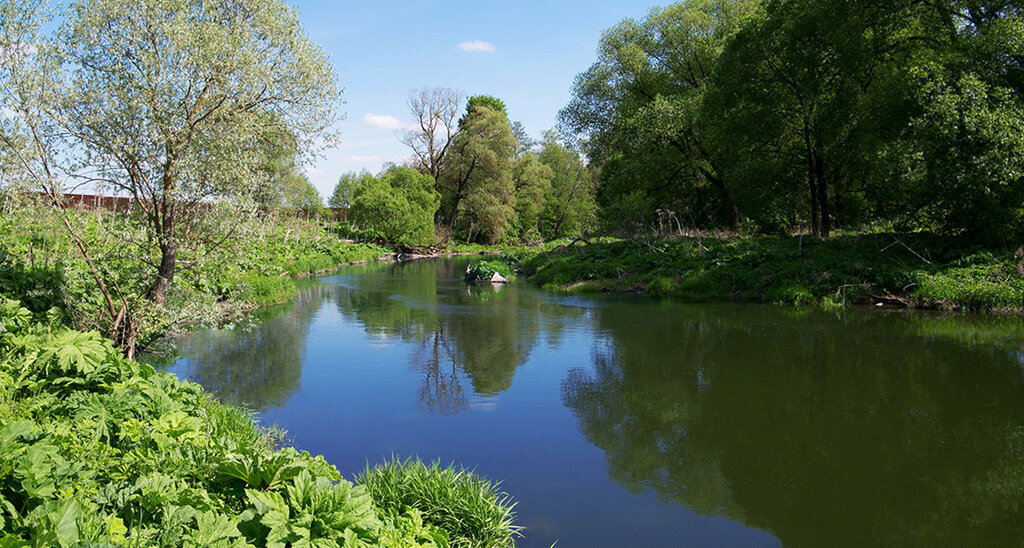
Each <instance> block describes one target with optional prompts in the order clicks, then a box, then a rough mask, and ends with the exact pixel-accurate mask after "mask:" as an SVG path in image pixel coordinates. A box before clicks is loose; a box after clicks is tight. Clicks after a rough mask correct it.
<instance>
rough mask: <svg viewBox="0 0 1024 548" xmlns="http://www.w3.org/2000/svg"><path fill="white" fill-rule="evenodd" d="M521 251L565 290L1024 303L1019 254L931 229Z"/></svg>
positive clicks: (840, 302)
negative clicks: (930, 231)
mask: <svg viewBox="0 0 1024 548" xmlns="http://www.w3.org/2000/svg"><path fill="white" fill-rule="evenodd" d="M516 258H517V259H519V260H520V261H522V263H521V270H522V271H524V272H525V273H527V274H528V275H530V278H531V281H533V283H535V284H537V285H539V286H542V287H545V288H548V289H555V290H559V291H564V292H574V293H576V292H593V291H618V292H625V291H634V292H635V291H644V292H646V293H648V294H651V295H660V296H672V297H676V298H679V299H683V300H688V301H695V302H697V301H700V302H707V301H756V302H769V303H779V304H790V305H798V306H820V307H823V308H826V309H834V308H841V307H842V306H846V305H849V304H854V303H876V302H884V303H888V304H895V303H899V304H902V305H905V306H910V307H919V308H935V309H944V310H970V311H1009V312H1020V311H1022V310H1024V278H1022V277H1021V276H1020V274H1019V273H1018V271H1017V268H1018V266H1017V264H1018V261H1019V259H1018V258H1017V257H1015V256H1014V254H1013V253H1012V252H1010V251H1006V250H998V249H986V248H984V247H979V246H976V245H972V244H971V243H969V242H966V241H962V240H958V239H955V238H943V237H939V236H935V235H931V234H925V233H922V234H913V235H904V236H898V235H894V234H865V235H848V236H840V237H836V238H832V239H829V240H818V239H812V238H800V237H753V238H743V239H733V240H728V239H721V240H716V239H703V240H694V239H686V240H678V241H655V242H648V243H641V242H627V241H618V242H603V243H593V244H590V245H585V246H572V247H562V248H556V249H554V250H551V251H533V252H527V253H523V252H520V254H519V256H518V257H516Z"/></svg>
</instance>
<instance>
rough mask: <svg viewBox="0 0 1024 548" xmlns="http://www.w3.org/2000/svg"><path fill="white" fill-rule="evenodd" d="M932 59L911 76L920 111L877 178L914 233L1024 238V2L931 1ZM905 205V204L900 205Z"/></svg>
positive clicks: (923, 59) (911, 69) (886, 154)
mask: <svg viewBox="0 0 1024 548" xmlns="http://www.w3.org/2000/svg"><path fill="white" fill-rule="evenodd" d="M932 8H933V21H935V23H934V24H933V25H932V27H933V29H934V30H933V32H932V35H933V36H935V37H936V38H935V39H933V40H931V41H929V42H928V43H927V46H928V49H927V51H926V52H927V55H919V56H917V57H916V58H914V59H913V60H912V62H910V63H907V67H906V69H905V70H904V74H905V88H906V89H907V90H908V95H909V97H910V99H911V101H912V103H913V105H914V107H915V109H914V116H913V118H912V119H911V120H910V122H909V123H907V124H905V125H904V126H903V127H902V131H901V133H900V135H899V138H898V139H897V140H895V141H894V142H893V143H891V144H889V146H887V147H885V148H884V149H882V151H881V154H880V159H881V162H880V166H879V167H880V169H879V170H878V171H877V172H876V173H875V174H874V175H875V180H876V181H877V184H878V187H879V192H880V193H881V192H882V191H888V192H886V193H885V194H883V197H884V198H885V199H886V200H887V201H888V202H889V203H890V204H895V205H896V207H895V208H893V209H894V211H892V216H893V218H894V219H896V220H898V221H899V222H900V223H901V224H902V225H903V226H906V227H908V228H940V229H944V230H946V231H948V232H966V233H968V234H970V235H973V236H975V237H979V238H982V239H984V240H986V241H989V242H1002V243H1010V242H1013V244H1014V247H1016V246H1017V245H1019V241H1020V240H1019V239H1020V238H1022V237H1024V46H1022V44H1024V14H1022V10H1021V7H1020V6H1019V5H1018V3H1017V2H1010V1H984V2H977V1H961V0H953V1H943V2H936V3H934V4H933V5H932ZM901 206H902V207H901Z"/></svg>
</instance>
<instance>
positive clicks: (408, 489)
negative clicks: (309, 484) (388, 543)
mask: <svg viewBox="0 0 1024 548" xmlns="http://www.w3.org/2000/svg"><path fill="white" fill-rule="evenodd" d="M356 483H357V484H358V485H361V486H365V487H366V489H367V491H368V492H369V494H370V496H371V497H372V498H373V501H374V503H376V504H377V506H379V507H380V508H381V510H382V511H383V512H384V513H385V515H388V516H394V515H398V514H400V513H402V512H404V511H405V510H406V509H407V508H411V509H414V510H416V511H417V512H419V514H420V515H422V517H423V521H424V523H427V524H430V525H433V526H436V527H438V528H440V529H443V530H444V531H447V532H448V533H449V534H450V535H451V537H450V540H449V542H450V543H451V546H453V547H467V548H468V547H500V546H514V545H515V539H516V537H518V536H519V528H518V527H517V526H516V525H515V523H514V520H515V513H514V511H513V510H514V508H515V503H513V502H512V500H511V497H510V496H509V495H508V494H506V493H504V492H502V491H500V489H499V486H498V485H497V484H495V483H493V482H491V481H488V480H486V479H484V478H482V477H480V476H478V475H476V474H475V473H473V472H472V471H470V470H467V469H465V468H459V467H456V466H454V465H453V466H449V467H444V466H441V465H440V464H439V463H437V462H434V463H432V464H430V465H426V464H424V463H423V462H422V461H420V460H418V459H406V460H399V459H395V458H392V459H391V460H390V461H387V462H385V463H383V464H380V465H378V466H376V467H374V468H372V469H371V468H367V469H366V471H364V472H363V473H362V474H360V475H359V476H357V477H356Z"/></svg>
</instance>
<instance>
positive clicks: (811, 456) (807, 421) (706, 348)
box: [562, 306, 1024, 546]
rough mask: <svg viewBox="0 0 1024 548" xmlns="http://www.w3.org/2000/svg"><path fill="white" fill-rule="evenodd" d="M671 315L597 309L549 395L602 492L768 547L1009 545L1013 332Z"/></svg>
mask: <svg viewBox="0 0 1024 548" xmlns="http://www.w3.org/2000/svg"><path fill="white" fill-rule="evenodd" d="M671 308H672V310H671V313H665V314H657V315H651V314H650V311H649V309H645V308H643V307H630V306H606V307H601V308H600V309H599V315H598V318H597V323H598V327H599V329H600V330H601V332H602V333H606V334H607V339H606V340H605V341H603V342H602V343H601V344H599V346H598V348H596V349H595V352H594V368H593V371H591V372H587V371H584V370H580V369H576V370H573V371H571V372H570V373H569V374H568V376H567V377H566V378H565V380H564V382H563V387H562V392H563V403H564V404H565V405H566V406H567V407H568V408H569V409H571V410H572V411H573V413H574V414H575V415H576V417H577V419H578V421H579V428H580V431H581V432H582V433H583V434H584V436H585V437H586V438H587V439H588V440H589V441H590V442H591V443H593V444H594V445H596V446H597V447H599V448H601V449H602V450H603V451H604V452H605V456H606V461H607V464H608V471H609V475H610V476H611V477H612V478H613V479H614V480H615V481H616V482H618V483H619V484H621V485H623V486H624V487H626V488H627V489H629V490H630V491H633V492H642V491H651V492H654V493H656V494H658V496H659V497H661V498H662V499H664V500H666V501H674V502H679V503H683V504H685V505H687V506H689V507H691V508H693V509H695V510H697V511H699V512H700V513H703V514H707V515H721V516H727V517H730V518H732V519H736V520H739V521H742V522H744V523H746V524H747V525H750V526H753V527H757V528H760V529H763V530H767V531H770V532H772V533H773V534H775V535H777V536H778V537H779V538H780V539H781V540H782V542H783V544H785V545H798V546H822V545H837V544H838V545H852V546H862V545H877V544H899V545H903V544H908V543H909V544H923V545H951V544H959V545H1005V544H1015V543H1017V542H1019V539H1020V538H1022V536H1024V514H1022V513H1021V512H1020V511H1019V507H1020V501H1022V500H1024V472H1022V471H1024V437H1022V435H1021V433H1020V432H1021V430H1020V428H1021V425H1024V382H1022V377H1021V369H1020V366H1019V363H1016V362H1015V360H1014V358H1013V356H1014V353H1012V352H1010V351H1009V350H1011V349H1013V348H1015V347H1016V346H1017V345H1018V344H1019V341H1021V340H1024V336H1022V335H1024V333H1022V331H1024V328H1022V326H1021V325H1020V322H1019V321H1016V323H1014V321H1011V322H1010V323H1009V324H1007V325H1002V324H1001V325H1000V326H993V325H984V326H980V327H979V326H974V325H972V322H962V321H960V320H961V319H959V318H958V319H957V321H955V322H946V321H943V320H941V319H938V320H937V319H936V318H935V317H929V316H922V315H914V316H909V315H908V316H903V317H895V318H893V317H883V316H880V315H878V314H850V316H849V317H848V318H846V319H843V320H840V319H838V318H836V317H835V316H830V315H827V314H824V313H807V314H804V313H800V312H795V311H780V310H778V309H774V308H768V307H765V308H753V307H742V308H735V309H734V308H730V307H685V306H673V307H671ZM737 311H738V312H737ZM666 312H667V311H666ZM980 333H990V334H991V333H995V334H996V336H995V337H989V340H983V341H979V340H978V335H979V334H980ZM1000 333H1002V334H1004V335H1007V336H1005V337H1003V336H1000ZM1011 341H1012V342H1011Z"/></svg>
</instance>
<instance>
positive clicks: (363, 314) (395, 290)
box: [337, 260, 582, 415]
mask: <svg viewBox="0 0 1024 548" xmlns="http://www.w3.org/2000/svg"><path fill="white" fill-rule="evenodd" d="M465 269H466V261H464V260H450V261H430V262H413V263H406V264H396V265H390V266H388V267H387V268H385V269H382V270H381V271H380V272H378V273H375V274H374V275H373V276H358V275H357V276H353V277H352V278H351V279H347V280H346V283H347V284H348V287H346V288H342V289H341V290H340V293H339V298H338V301H337V303H338V309H339V311H340V312H341V313H342V315H344V316H346V317H349V318H356V319H358V321H359V322H360V323H361V324H362V325H363V327H364V329H365V330H366V332H367V333H370V334H375V335H384V336H388V337H395V338H398V339H400V340H402V341H405V342H409V343H413V344H415V345H416V350H415V351H414V352H413V353H412V355H411V358H410V359H411V361H412V367H413V369H415V370H417V371H420V372H422V374H423V383H422V385H421V388H420V390H419V394H420V409H421V410H422V411H423V412H425V413H429V414H441V415H448V414H455V413H461V412H463V411H465V410H466V409H467V408H468V403H467V394H468V391H469V389H471V390H472V393H473V394H476V395H479V396H495V395H497V394H500V393H501V392H503V391H505V390H507V389H508V388H509V387H510V386H511V384H512V378H513V376H514V375H515V372H516V369H518V368H519V367H520V366H521V365H522V364H524V363H525V362H526V360H527V359H528V358H529V355H530V352H531V350H532V349H533V348H534V346H535V345H536V343H537V339H538V337H539V335H540V332H541V328H542V326H547V325H551V324H557V323H560V322H564V321H568V320H569V319H570V318H574V317H579V316H580V315H581V314H582V311H579V310H577V309H574V308H572V307H563V306H557V305H553V304H552V303H551V302H550V301H545V300H544V296H543V295H542V294H539V293H537V292H535V291H518V288H517V287H516V286H515V285H512V286H500V285H499V286H492V285H491V284H479V285H466V284H464V283H463V282H462V281H461V280H462V276H463V274H464V272H465ZM552 331H553V332H554V333H559V332H560V330H558V329H552ZM549 342H552V343H557V340H553V341H549ZM463 380H468V381H469V387H464V386H463V384H462V382H463Z"/></svg>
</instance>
